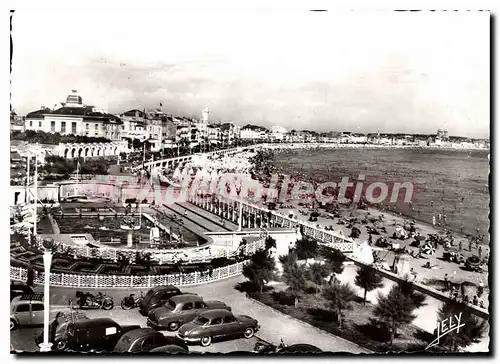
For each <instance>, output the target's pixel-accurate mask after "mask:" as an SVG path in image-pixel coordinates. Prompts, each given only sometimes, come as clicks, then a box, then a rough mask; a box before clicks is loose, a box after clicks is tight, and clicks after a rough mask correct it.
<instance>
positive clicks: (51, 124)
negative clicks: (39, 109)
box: [50, 121, 56, 132]
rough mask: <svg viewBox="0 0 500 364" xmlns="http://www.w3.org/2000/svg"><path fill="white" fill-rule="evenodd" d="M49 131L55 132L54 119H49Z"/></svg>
mask: <svg viewBox="0 0 500 364" xmlns="http://www.w3.org/2000/svg"><path fill="white" fill-rule="evenodd" d="M50 131H51V132H55V131H56V122H55V121H51V122H50Z"/></svg>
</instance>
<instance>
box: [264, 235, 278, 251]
mask: <svg viewBox="0 0 500 364" xmlns="http://www.w3.org/2000/svg"><path fill="white" fill-rule="evenodd" d="M271 248H276V239H274V238H273V237H272V236H270V235H269V236H268V237H267V238H266V246H265V250H269V249H271Z"/></svg>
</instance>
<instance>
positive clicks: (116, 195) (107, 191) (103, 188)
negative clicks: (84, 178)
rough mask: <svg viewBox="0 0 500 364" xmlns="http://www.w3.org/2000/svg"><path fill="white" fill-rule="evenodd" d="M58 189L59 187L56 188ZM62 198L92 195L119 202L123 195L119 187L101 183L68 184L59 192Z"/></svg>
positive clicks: (62, 186) (61, 187)
mask: <svg viewBox="0 0 500 364" xmlns="http://www.w3.org/2000/svg"><path fill="white" fill-rule="evenodd" d="M56 188H57V187H56ZM59 193H60V196H61V198H65V197H67V196H71V195H79V194H90V195H93V196H103V197H107V198H110V199H112V200H113V201H117V200H119V199H120V196H121V193H120V189H119V187H117V186H113V185H111V184H106V183H100V182H95V181H94V182H89V183H79V184H76V183H67V184H62V185H61V186H60V190H59Z"/></svg>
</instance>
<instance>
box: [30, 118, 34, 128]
mask: <svg viewBox="0 0 500 364" xmlns="http://www.w3.org/2000/svg"><path fill="white" fill-rule="evenodd" d="M30 127H31V128H32V127H33V120H30Z"/></svg>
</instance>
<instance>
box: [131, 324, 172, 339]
mask: <svg viewBox="0 0 500 364" xmlns="http://www.w3.org/2000/svg"><path fill="white" fill-rule="evenodd" d="M125 335H127V336H128V337H133V338H135V339H136V338H138V337H142V336H153V335H162V336H163V334H162V333H161V332H158V331H156V330H153V329H152V328H150V327H141V328H140V329H133V330H130V331H127V332H126V333H125Z"/></svg>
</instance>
